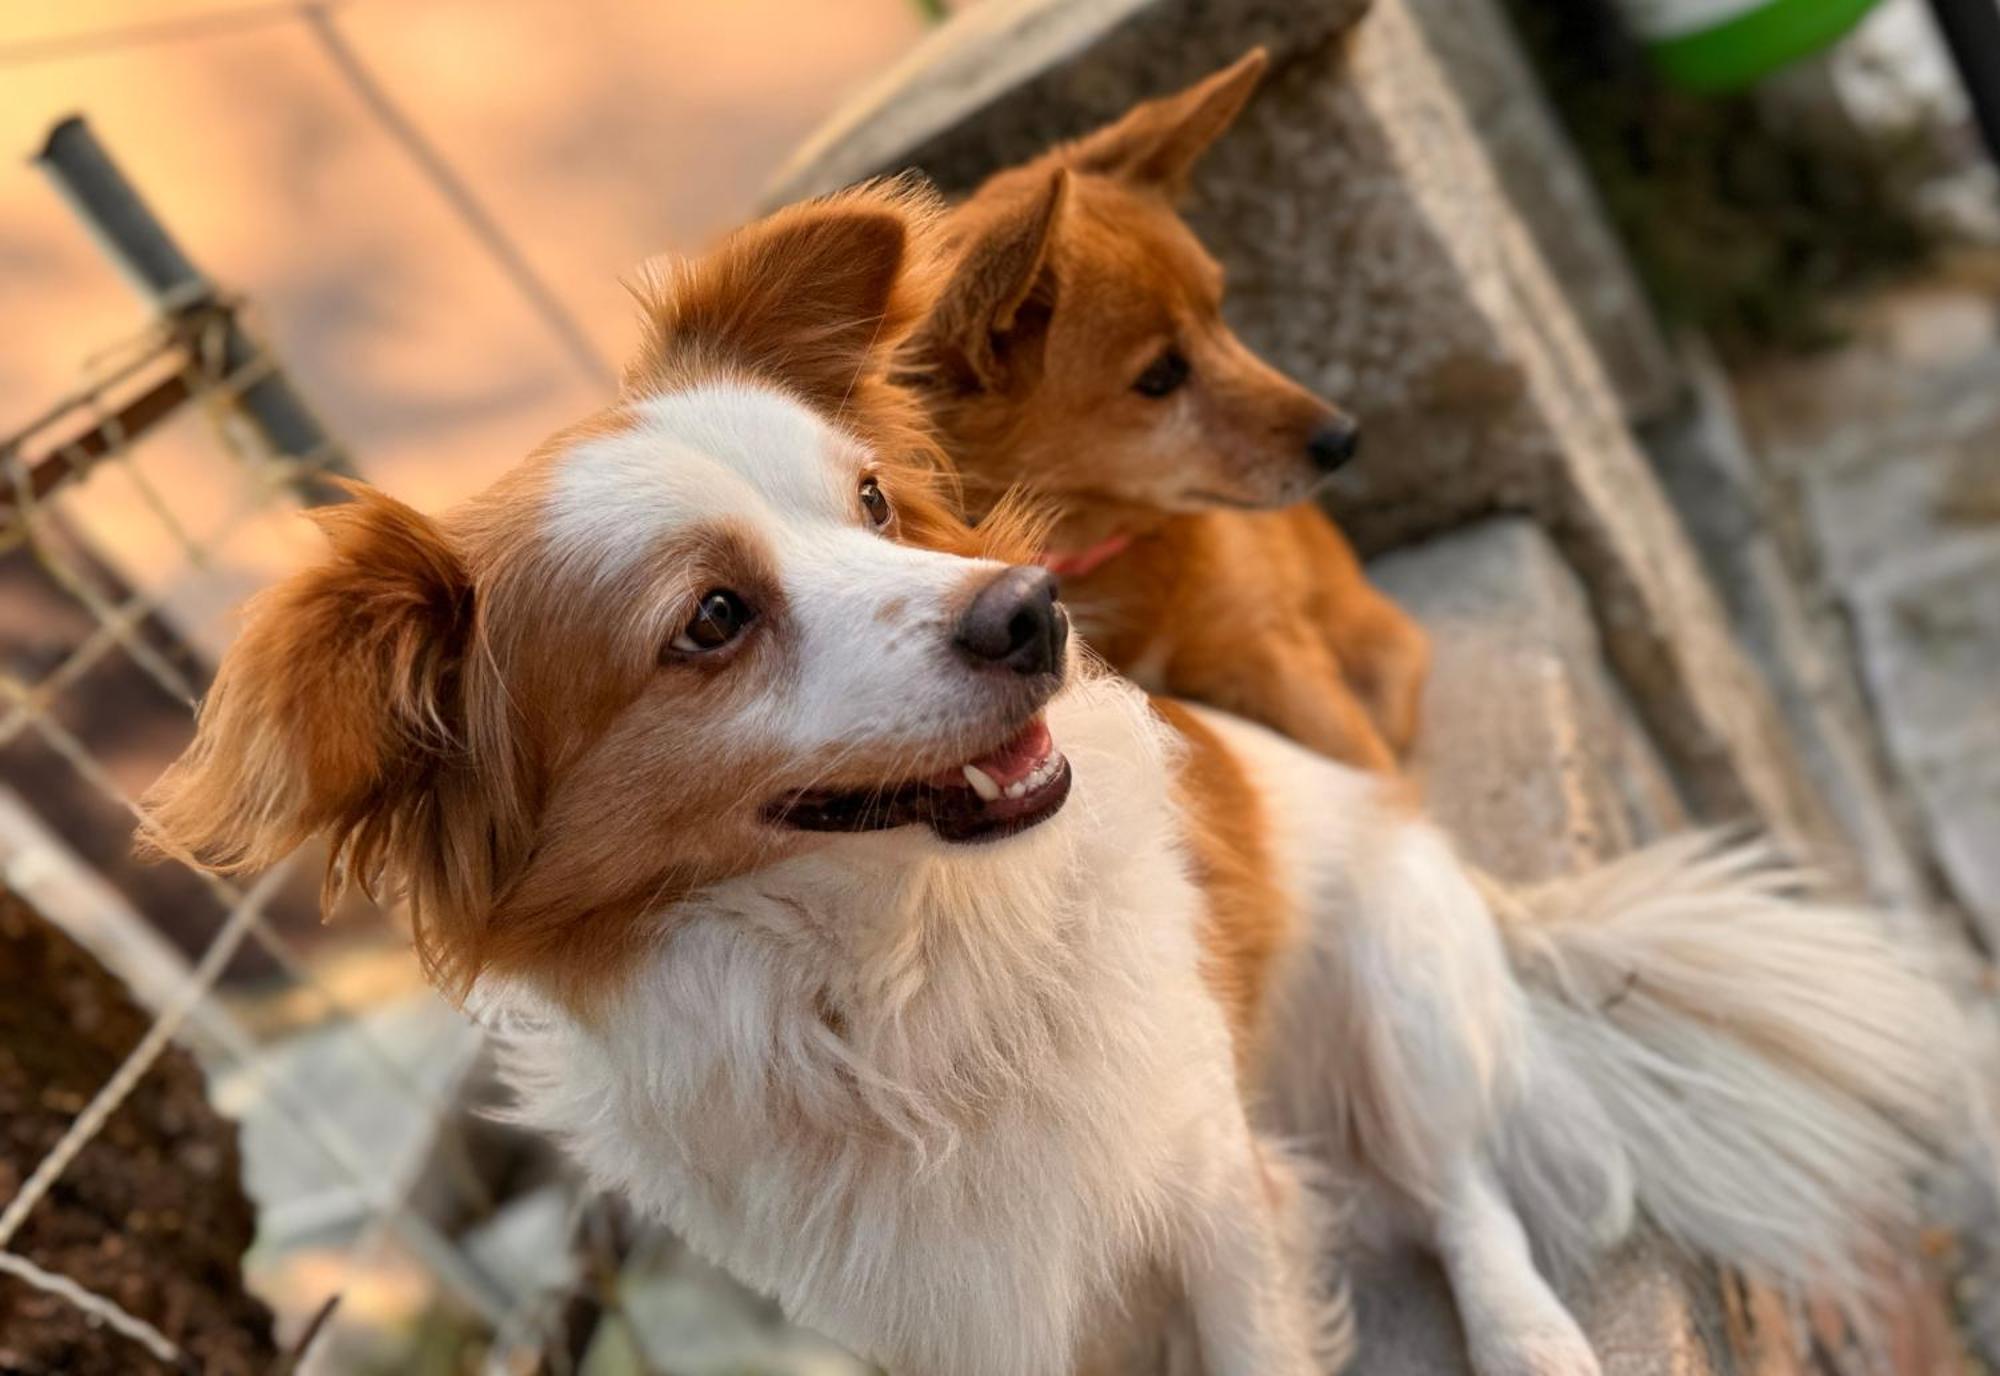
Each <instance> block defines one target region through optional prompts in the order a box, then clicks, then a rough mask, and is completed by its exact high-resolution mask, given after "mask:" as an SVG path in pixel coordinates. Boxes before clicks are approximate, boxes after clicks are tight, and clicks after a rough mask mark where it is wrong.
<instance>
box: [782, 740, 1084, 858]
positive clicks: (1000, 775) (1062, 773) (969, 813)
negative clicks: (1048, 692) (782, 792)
mask: <svg viewBox="0 0 2000 1376" xmlns="http://www.w3.org/2000/svg"><path fill="white" fill-rule="evenodd" d="M1069 785H1070V772H1069V761H1068V760H1066V759H1064V758H1063V755H1062V752H1061V751H1059V750H1057V749H1056V744H1055V740H1054V738H1053V737H1051V736H1050V735H1049V726H1048V723H1047V722H1046V721H1044V720H1043V719H1042V718H1041V716H1039V715H1037V716H1035V717H1034V718H1033V719H1032V720H1030V721H1029V722H1028V724H1027V725H1026V726H1024V727H1022V728H1021V730H1020V731H1019V733H1017V734H1016V735H1015V736H1014V738H1013V739H1012V740H1009V741H1008V742H1007V743H1006V744H1005V745H1002V746H1001V747H1000V748H999V749H997V750H993V751H989V752H988V753H986V754H984V755H981V756H980V757H979V758H977V759H974V760H967V761H966V762H965V763H964V764H961V765H956V766H954V767H952V768H950V769H945V770H940V771H938V772H937V773H935V774H932V775H930V776H929V777H928V778H923V779H913V780H910V781H908V782H906V783H900V784H887V785H880V786H877V787H874V788H854V789H819V788H815V789H807V790H805V791H804V792H802V793H794V794H791V795H790V796H789V797H786V798H782V799H780V800H779V801H777V802H775V803H773V804H772V805H771V807H770V808H769V809H768V810H767V813H766V815H767V816H768V817H769V818H770V820H772V821H773V822H776V823H778V824H779V825H781V826H788V827H796V828H798V829H799V830H800V831H885V830H887V829H888V828H890V827H904V826H913V825H917V824H922V825H924V826H928V827H929V828H930V829H931V830H932V831H935V832H936V833H937V834H938V835H939V836H941V837H943V838H944V839H945V840H947V841H994V840H998V839H999V838H1000V837H1002V836H1012V835H1013V834H1014V833H1016V832H1019V831H1026V830H1027V829H1028V828H1029V827H1031V826H1034V825H1035V824H1036V823H1037V822H1044V821H1047V820H1048V819H1049V818H1051V817H1053V816H1055V815H1056V813H1057V812H1058V811H1060V810H1061V808H1062V805H1063V802H1064V800H1066V799H1067V798H1068V797H1069Z"/></svg>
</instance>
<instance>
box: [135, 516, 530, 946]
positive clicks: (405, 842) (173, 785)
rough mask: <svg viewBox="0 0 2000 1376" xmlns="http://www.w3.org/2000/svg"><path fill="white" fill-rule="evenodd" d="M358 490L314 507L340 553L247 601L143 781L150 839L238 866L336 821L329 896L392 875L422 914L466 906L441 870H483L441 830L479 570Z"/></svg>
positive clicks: (222, 866) (418, 522)
mask: <svg viewBox="0 0 2000 1376" xmlns="http://www.w3.org/2000/svg"><path fill="white" fill-rule="evenodd" d="M348 490H349V492H350V494H351V497H352V500H350V501H347V502H343V503H340V504H337V505H334V506H327V507H321V508H319V509H318V510H316V511H314V512H312V513H310V514H311V516H312V518H313V519H314V520H315V521H316V522H317V523H318V524H319V526H320V527H321V529H323V530H324V531H325V532H326V534H327V537H328V539H329V541H330V542H331V544H332V552H331V554H330V555H329V557H328V558H326V559H325V560H324V561H322V562H321V563H320V564H318V565H316V566H314V567H312V568H308V569H306V570H305V571H303V572H301V573H298V574H295V575H294V576H292V577H291V578H289V579H287V580H286V581H285V582H283V583H280V584H278V585H277V586H275V587H273V588H271V589H269V590H268V591H266V592H265V593H263V594H262V595H261V596H259V597H258V598H257V599H256V600H255V601H253V602H252V603H251V605H250V608H249V611H248V614H247V618H246V621H245V624H244V627H243V630H242V633H241V634H240V635H239V636H238V637H237V639H236V642H235V643H234V644H233V645H232V646H231V647H230V649H229V652H228V653H227V654H226V655H225V656H224V657H223V661H222V666H221V669H220V671H219V672H218V673H217V675H216V679H215V683H214V684H213V686H212V687H211V688H210V689H209V692H208V694H207V696H206V698H205V699H204V701H203V703H202V708H201V714H200V718H199V721H198V724H197V727H196V732H195V739H194V743H193V744H192V745H190V746H189V747H188V749H187V751H186V753H184V754H183V755H182V756H181V758H180V759H179V760H178V761H176V762H175V763H174V765H173V766H172V767H171V768H169V769H168V771H167V772H166V774H164V775H163V776H162V777H161V778H160V780H159V782H158V783H156V784H154V786H153V787H152V789H151V790H150V791H149V792H148V793H147V795H146V799H145V807H146V810H147V812H148V816H149V821H148V823H147V825H146V826H145V827H144V828H142V830H141V833H140V835H139V838H138V845H139V849H140V851H141V853H142V854H147V855H150V856H153V857H156V858H157V857H161V856H168V857H173V858H177V859H182V860H189V861H192V862H193V863H195V864H198V865H200V866H202V867H203V868H206V869H210V870H216V871H226V872H235V871H242V870H254V869H261V868H263V867H265V866H267V865H270V864H272V863H274V862H275V861H277V860H279V859H282V858H283V857H284V856H286V855H288V854H289V853H290V852H292V851H293V850H295V849H297V848H298V847H299V846H300V845H302V844H304V843H305V842H306V841H308V840H310V839H312V838H313V837H315V836H321V835H324V836H327V837H328V838H330V840H331V843H332V854H333V861H334V865H333V868H332V869H331V870H330V872H329V876H328V894H327V896H328V898H329V900H331V898H333V897H335V896H337V894H338V891H339V889H340V888H341V886H342V884H343V882H344V881H345V879H346V878H348V877H352V878H354V879H357V880H358V881H359V882H360V883H361V884H362V886H363V887H364V888H367V887H371V886H372V885H373V884H374V883H375V882H376V881H377V880H378V879H381V878H383V877H385V875H386V878H387V879H388V880H389V882H390V883H391V884H392V885H393V886H394V887H396V888H399V889H401V888H407V889H409V890H410V892H411V894H412V897H413V899H415V900H418V907H419V909H420V917H421V916H423V913H422V911H421V910H422V909H425V908H428V909H429V910H430V911H431V913H432V914H435V913H436V912H438V911H439V910H440V909H444V908H451V909H453V910H457V909H459V908H462V907H464V906H466V905H465V904H463V903H447V902H445V901H443V900H444V895H443V893H442V885H443V883H444V881H443V880H440V879H438V878H437V877H436V876H438V875H440V874H443V873H444V872H445V871H448V870H451V869H453V868H456V869H457V870H458V871H459V872H460V873H464V872H467V871H469V870H472V869H476V868H477V866H467V865H465V864H464V863H463V862H464V861H465V859H466V857H465V856H462V855H457V854H455V853H454V851H455V850H457V849H463V848H464V847H462V846H458V847H455V846H454V845H452V844H451V843H450V842H449V841H448V839H447V838H445V837H444V836H442V835H441V834H440V833H441V829H444V828H448V827H451V826H458V825H462V823H463V819H462V818H461V819H456V820H454V818H453V816H452V815H451V814H452V808H451V803H452V801H453V798H454V795H455V793H457V792H461V791H462V790H461V789H459V788H458V784H457V781H458V780H460V779H462V778H463V776H465V775H466V774H467V773H468V771H467V770H466V769H465V766H464V755H465V752H466V750H467V748H468V746H467V734H468V733H467V724H466V712H465V706H464V702H463V697H464V684H465V675H464V672H463V670H464V663H465V657H466V651H467V645H468V642H469V639H470V636H471V632H472V583H471V580H470V578H469V577H468V575H467V573H466V570H465V568H464V565H463V564H462V562H461V560H460V559H459V557H458V555H457V554H456V553H455V552H454V549H453V547H452V545H451V542H450V541H449V540H448V539H447V538H446V536H445V534H444V532H443V531H442V530H441V529H440V528H439V527H438V526H437V525H436V524H435V523H433V522H432V521H431V520H429V519H428V518H426V517H424V516H422V515H419V514H418V513H417V512H415V511H413V510H411V509H410V508H409V507H407V506H404V505H403V504H402V503H401V502H398V501H395V500H393V499H391V498H389V497H387V496H384V495H383V494H381V493H379V492H377V491H375V490H373V489H372V488H368V487H365V486H362V485H361V484H358V483H357V484H350V485H348ZM477 830H478V832H479V836H478V839H477V840H476V841H475V842H473V843H472V844H474V845H476V846H479V847H487V846H489V845H491V844H492V842H491V826H490V818H482V819H481V820H480V821H479V822H478V824H477ZM491 867H492V866H491V858H490V856H489V857H488V858H487V863H486V867H485V872H486V873H489V874H490V871H491ZM424 935H425V929H424V928H423V927H422V926H421V925H420V927H419V949H420V950H424V940H423V939H424ZM426 955H427V958H428V957H429V956H430V955H431V953H430V952H426ZM433 964H434V965H441V964H442V962H439V961H433Z"/></svg>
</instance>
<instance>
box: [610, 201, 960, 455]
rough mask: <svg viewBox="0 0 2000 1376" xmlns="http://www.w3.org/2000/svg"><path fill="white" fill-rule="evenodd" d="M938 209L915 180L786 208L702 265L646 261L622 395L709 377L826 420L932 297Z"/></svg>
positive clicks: (868, 379)
mask: <svg viewBox="0 0 2000 1376" xmlns="http://www.w3.org/2000/svg"><path fill="white" fill-rule="evenodd" d="M941 213H942V210H941V206H940V204H939V202H938V200H937V198H936V196H935V195H934V193H932V192H931V191H930V190H929V188H928V187H927V186H926V185H924V184H923V183H922V182H921V181H918V180H916V179H914V178H905V179H902V180H899V181H887V182H871V183H868V184H866V185H863V186H859V187H855V188H853V189H852V190H848V191H843V192H841V193H839V194H837V195H834V196H828V197H825V198H823V199H820V200H815V201H806V202H803V203H801V204H799V205H794V206H788V207H786V208H785V209H783V210H780V211H778V212H777V213H776V214H774V215H771V216H769V217H768V218H766V219H763V220H760V221H758V222H757V223H756V224H753V225H750V226H748V227H746V228H744V229H740V230H738V231H736V232H735V233H734V234H732V235H730V236H728V237H727V238H725V239H724V240H723V241H722V243H721V244H720V245H719V246H717V247H716V249H715V250H714V251H712V252H710V253H708V254H705V255H704V256H702V257H700V258H697V259H693V260H688V261H684V262H681V263H678V264H670V265H666V266H649V268H648V269H647V270H646V272H645V273H644V274H643V275H642V276H641V278H640V280H639V282H638V283H637V284H636V285H635V287H634V289H633V291H634V295H635V296H636V297H637V298H638V300H639V305H640V308H641V310H642V312H643V313H644V338H643V341H642V343H641V346H640V350H639V355H638V357H637V358H636V359H635V360H634V361H633V363H632V365H631V367H630V368H628V369H627V370H626V374H625V388H626V391H627V392H628V393H629V394H633V395H638V396H644V395H649V394H657V393H662V392H668V391H674V390H679V389H682V388H686V387H689V386H692V385H695V384H698V383H700V382H703V381H708V380H711V379H713V378H715V377H718V376H721V377H736V378H751V379H755V380H757V381H760V382H765V383H768V384H770V385H773V386H776V387H778V388H781V389H782V390H784V391H787V392H789V393H791V394H792V395H794V396H796V397H798V398H799V399H800V400H802V401H804V402H805V403H806V404H807V405H809V406H811V407H813V409H815V410H817V411H818V412H820V414H821V415H823V416H825V417H826V418H828V419H829V420H835V421H838V420H840V419H841V418H842V417H844V416H845V415H846V414H848V413H849V412H850V411H852V410H855V409H857V407H858V406H859V405H860V404H861V403H862V402H864V401H867V400H871V398H867V397H862V396H857V393H858V392H866V391H869V390H871V389H874V388H877V387H879V386H880V383H881V374H882V372H883V364H884V363H885V361H886V360H887V358H888V356H889V354H890V353H891V352H893V350H894V349H895V348H896V346H897V345H899V344H900V343H901V342H902V341H903V339H904V338H905V337H906V336H907V335H908V334H909V332H910V331H911V330H912V329H913V328H915V326H916V325H917V323H918V322H919V321H920V320H921V319H922V318H923V316H924V315H925V313H926V312H928V310H929V309H930V306H931V303H932V301H933V300H934V299H935V297H936V292H937V282H936V275H937V272H938V266H939V265H938V261H937V251H936V250H937V245H936V222H937V220H938V217H939V215H940V214H941Z"/></svg>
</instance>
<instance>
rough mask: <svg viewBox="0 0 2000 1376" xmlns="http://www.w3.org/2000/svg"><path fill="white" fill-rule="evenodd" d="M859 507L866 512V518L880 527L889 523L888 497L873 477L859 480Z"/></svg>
mask: <svg viewBox="0 0 2000 1376" xmlns="http://www.w3.org/2000/svg"><path fill="white" fill-rule="evenodd" d="M861 509H862V510H863V511H865V512H867V513H868V520H869V521H870V523H872V524H873V525H875V526H877V527H880V526H886V525H888V524H889V516H890V511H889V498H888V495H887V494H886V493H884V492H883V491H882V484H880V483H878V482H876V481H875V480H874V479H873V478H863V479H862V480H861Z"/></svg>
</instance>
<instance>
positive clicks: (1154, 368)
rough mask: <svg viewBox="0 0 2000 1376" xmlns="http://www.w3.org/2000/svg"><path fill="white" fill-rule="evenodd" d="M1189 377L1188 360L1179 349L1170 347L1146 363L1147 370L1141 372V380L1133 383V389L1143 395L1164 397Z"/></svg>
mask: <svg viewBox="0 0 2000 1376" xmlns="http://www.w3.org/2000/svg"><path fill="white" fill-rule="evenodd" d="M1187 378H1188V361H1187V359H1185V358H1183V357H1182V356H1181V351H1180V350H1179V349H1171V348H1170V349H1168V350H1167V351H1166V352H1165V353H1163V354H1161V355H1160V356H1159V357H1158V358H1156V359H1154V360H1153V361H1152V362H1151V363H1149V364H1147V365H1146V371H1145V372H1143V373H1141V374H1139V380H1138V381H1137V382H1135V383H1133V384H1132V390H1133V391H1135V392H1137V393H1138V394H1139V395H1140V396H1142V397H1163V396H1165V395H1167V394H1168V393H1169V392H1171V391H1173V390H1174V389H1175V388H1176V387H1178V386H1180V385H1181V384H1182V383H1183V382H1186V381H1187Z"/></svg>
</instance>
